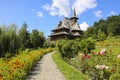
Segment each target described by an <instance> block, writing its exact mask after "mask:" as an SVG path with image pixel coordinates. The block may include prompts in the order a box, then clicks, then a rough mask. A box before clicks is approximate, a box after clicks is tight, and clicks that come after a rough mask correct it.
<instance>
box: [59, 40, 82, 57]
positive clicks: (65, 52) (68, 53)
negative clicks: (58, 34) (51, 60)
mask: <svg viewBox="0 0 120 80" xmlns="http://www.w3.org/2000/svg"><path fill="white" fill-rule="evenodd" d="M79 48H80V47H79V45H78V43H77V42H76V41H73V40H70V41H66V40H62V41H58V42H57V49H58V51H59V52H60V53H61V56H62V57H63V58H69V59H70V58H74V57H75V56H76V55H77V54H78V51H79Z"/></svg>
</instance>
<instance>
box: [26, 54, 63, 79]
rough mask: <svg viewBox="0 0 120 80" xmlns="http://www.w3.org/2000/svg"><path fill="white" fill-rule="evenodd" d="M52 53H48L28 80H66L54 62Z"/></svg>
mask: <svg viewBox="0 0 120 80" xmlns="http://www.w3.org/2000/svg"><path fill="white" fill-rule="evenodd" d="M52 53H53V52H51V53H48V54H46V55H44V56H43V58H42V59H41V60H40V61H39V62H38V63H37V64H36V66H35V67H34V68H33V71H31V72H30V75H29V76H28V79H26V80H65V78H64V76H63V75H62V73H61V72H60V71H59V69H58V68H57V66H56V64H55V63H54V61H53V60H52V56H51V55H52Z"/></svg>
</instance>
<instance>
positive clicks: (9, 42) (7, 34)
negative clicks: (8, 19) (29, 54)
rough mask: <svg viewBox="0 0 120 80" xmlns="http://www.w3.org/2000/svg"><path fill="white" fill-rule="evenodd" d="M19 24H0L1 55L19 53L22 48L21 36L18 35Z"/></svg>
mask: <svg viewBox="0 0 120 80" xmlns="http://www.w3.org/2000/svg"><path fill="white" fill-rule="evenodd" d="M16 28H17V26H16V25H15V24H11V25H10V26H8V27H7V26H5V25H2V26H0V50H1V51H0V53H1V54H0V56H4V54H3V53H7V52H10V53H12V54H14V53H17V52H18V49H19V48H20V38H19V37H18V35H17V30H16Z"/></svg>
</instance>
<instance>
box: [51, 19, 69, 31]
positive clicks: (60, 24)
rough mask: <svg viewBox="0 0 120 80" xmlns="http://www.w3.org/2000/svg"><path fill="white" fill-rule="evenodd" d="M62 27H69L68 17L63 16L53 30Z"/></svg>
mask: <svg viewBox="0 0 120 80" xmlns="http://www.w3.org/2000/svg"><path fill="white" fill-rule="evenodd" d="M62 28H66V29H69V28H70V26H69V19H68V18H64V19H63V20H62V21H60V22H59V24H58V25H57V27H56V28H54V29H53V30H58V29H62Z"/></svg>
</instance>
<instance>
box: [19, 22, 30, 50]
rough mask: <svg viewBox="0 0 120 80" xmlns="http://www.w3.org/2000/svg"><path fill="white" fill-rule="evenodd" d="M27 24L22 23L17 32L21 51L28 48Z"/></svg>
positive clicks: (28, 34)
mask: <svg viewBox="0 0 120 80" xmlns="http://www.w3.org/2000/svg"><path fill="white" fill-rule="evenodd" d="M27 27H28V26H27V24H26V23H25V22H24V23H23V25H22V27H21V29H20V30H19V32H18V35H19V37H20V41H21V43H22V44H21V46H22V49H25V48H30V33H29V32H28V30H27Z"/></svg>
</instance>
